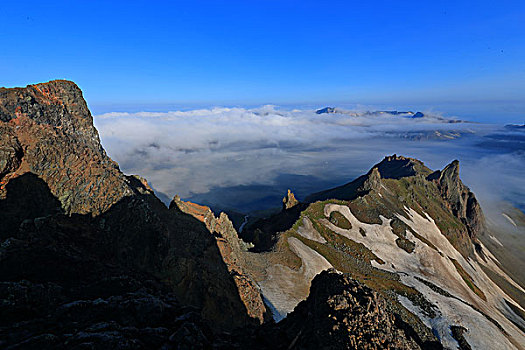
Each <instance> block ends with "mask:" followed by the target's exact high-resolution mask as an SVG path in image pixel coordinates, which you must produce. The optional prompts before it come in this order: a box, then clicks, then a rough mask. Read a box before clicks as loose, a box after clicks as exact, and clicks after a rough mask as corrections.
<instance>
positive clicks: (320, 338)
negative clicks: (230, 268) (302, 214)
mask: <svg viewBox="0 0 525 350" xmlns="http://www.w3.org/2000/svg"><path fill="white" fill-rule="evenodd" d="M387 310H391V308H390V305H389V301H387V300H386V299H385V298H383V297H382V296H381V295H380V294H378V293H377V292H375V291H374V290H372V289H370V288H368V287H367V286H365V285H362V284H361V283H359V282H358V281H356V280H354V279H352V278H351V277H350V276H349V275H348V274H341V273H338V272H336V271H335V270H329V271H323V272H321V273H320V274H319V275H317V276H316V277H315V278H314V279H313V281H312V286H311V288H310V295H309V296H308V298H307V299H306V300H304V301H302V302H301V303H299V305H297V307H296V308H295V310H294V311H293V312H292V313H291V314H289V315H288V316H287V317H286V318H285V319H284V320H283V321H281V322H279V323H277V324H268V325H266V326H263V327H262V328H259V329H255V330H252V329H248V330H246V331H245V332H242V333H240V332H239V333H234V335H233V337H232V339H231V340H230V342H231V343H233V344H235V345H237V346H244V347H250V348H260V349H442V346H441V345H440V344H439V343H438V342H435V341H421V339H420V338H419V337H418V336H417V334H416V333H415V332H414V330H413V329H412V328H411V326H410V325H408V324H407V323H405V322H403V321H402V320H401V319H400V318H399V316H398V315H396V314H394V313H392V312H389V311H387ZM241 344H242V345H241Z"/></svg>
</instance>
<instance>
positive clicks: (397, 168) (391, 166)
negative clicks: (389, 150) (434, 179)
mask: <svg viewBox="0 0 525 350" xmlns="http://www.w3.org/2000/svg"><path fill="white" fill-rule="evenodd" d="M374 168H377V169H378V171H379V173H380V174H381V177H382V178H384V179H400V178H402V177H407V176H414V175H417V174H424V175H428V174H429V173H430V172H431V171H430V169H428V168H427V167H426V166H425V164H423V162H422V161H420V160H418V159H415V158H409V157H404V156H398V155H397V154H393V155H391V156H386V157H385V158H384V159H383V160H382V161H381V162H379V163H378V164H376V165H375V166H374Z"/></svg>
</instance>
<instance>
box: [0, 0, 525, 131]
mask: <svg viewBox="0 0 525 350" xmlns="http://www.w3.org/2000/svg"><path fill="white" fill-rule="evenodd" d="M0 47H1V48H2V49H1V53H0V85H1V86H24V85H27V84H30V83H35V82H41V81H47V80H51V79H57V78H63V79H70V80H73V81H75V82H77V83H78V84H79V85H80V87H81V88H82V89H83V90H84V93H85V96H86V97H87V99H88V102H89V104H90V105H91V106H92V107H94V108H95V109H97V108H98V109H99V110H102V109H104V108H105V109H112V108H120V109H122V108H125V106H138V105H141V106H154V105H167V104H181V105H184V104H188V105H190V104H195V105H196V104H208V105H211V104H220V105H243V104H266V103H273V104H321V105H322V104H338V103H341V104H342V103H362V104H371V105H374V104H376V105H379V104H385V105H391V106H394V107H395V106H410V105H415V106H428V107H430V108H435V109H437V110H445V111H449V112H451V113H454V112H456V113H466V114H468V113H470V114H471V115H473V116H475V114H476V113H478V112H479V113H480V115H481V114H482V112H483V113H485V117H480V118H481V119H483V118H496V119H497V118H502V119H501V120H502V121H515V122H522V121H523V119H525V102H524V101H525V1H523V0H517V1H495V0H491V1H483V0H482V1H439V0H434V1H421V0H419V1H321V0H319V1H306V0H302V1H285V0H280V1H273V0H266V1H262V0H261V1H250V0H244V1H184V2H178V1H171V2H168V1H165V2H153V1H41V0H40V1H32V0H25V1H17V0H3V1H2V2H1V4H0ZM117 106H118V107H117ZM454 106H455V107H454ZM130 108H131V107H130ZM476 108H477V109H478V110H476ZM462 111H463V112H462ZM492 111H494V112H492ZM498 111H503V112H501V115H502V116H498V115H494V113H496V114H497V113H499V112H498Z"/></svg>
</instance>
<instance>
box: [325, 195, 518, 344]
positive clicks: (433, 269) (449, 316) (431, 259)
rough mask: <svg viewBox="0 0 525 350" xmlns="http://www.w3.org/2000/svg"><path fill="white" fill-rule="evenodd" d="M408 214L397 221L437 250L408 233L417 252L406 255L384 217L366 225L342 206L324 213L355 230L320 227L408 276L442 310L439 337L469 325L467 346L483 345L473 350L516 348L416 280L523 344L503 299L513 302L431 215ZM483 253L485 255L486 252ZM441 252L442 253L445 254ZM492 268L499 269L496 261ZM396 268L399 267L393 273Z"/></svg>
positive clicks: (406, 280) (332, 206)
mask: <svg viewBox="0 0 525 350" xmlns="http://www.w3.org/2000/svg"><path fill="white" fill-rule="evenodd" d="M405 210H406V213H405V214H406V217H405V216H403V215H399V214H398V215H397V217H398V218H399V219H400V220H401V221H403V222H404V223H405V224H407V225H408V226H409V227H410V228H411V229H412V230H414V232H417V233H418V234H419V235H420V236H422V237H423V238H425V239H426V240H428V241H429V242H431V243H432V244H433V245H434V246H435V247H436V248H437V249H438V251H436V250H435V249H433V248H431V247H429V246H428V245H427V244H425V243H424V242H422V241H420V240H419V239H417V238H416V237H415V236H414V235H413V234H412V233H411V232H408V231H407V232H406V238H407V239H409V240H410V241H412V242H414V243H415V248H414V251H413V252H412V253H407V252H406V251H404V250H403V249H401V248H399V247H398V246H397V245H396V243H395V241H396V239H397V238H398V237H397V236H396V235H395V234H394V233H393V231H392V227H391V226H390V220H389V219H386V218H384V217H380V218H381V221H382V223H381V224H367V223H363V222H360V221H359V220H358V219H357V218H356V217H355V216H354V215H353V213H352V212H351V210H350V208H349V207H348V206H344V205H338V204H327V205H326V206H325V208H324V214H325V216H326V217H329V216H330V213H332V212H333V211H338V212H340V213H341V214H342V215H344V216H345V217H346V219H347V220H348V221H350V223H351V224H352V228H351V229H349V230H345V229H342V228H340V227H337V226H335V225H333V224H332V223H331V222H329V221H328V220H326V219H323V220H321V222H322V223H323V224H324V225H325V226H327V227H328V228H329V229H331V230H332V231H334V232H336V233H339V234H341V235H343V236H345V237H347V238H349V239H352V240H353V241H355V242H358V243H362V244H363V245H365V246H366V247H367V248H368V249H370V250H371V251H372V252H373V253H374V254H375V255H376V256H378V257H379V258H380V259H381V260H383V261H385V262H386V264H385V265H379V264H377V263H376V262H375V261H372V264H373V266H375V267H377V268H380V269H385V270H388V271H390V272H395V273H400V275H401V276H404V277H403V282H404V283H405V284H407V285H411V286H413V287H414V288H416V289H417V290H418V291H420V292H421V293H422V294H423V295H424V296H425V297H426V298H427V299H428V300H429V301H431V302H432V303H434V304H435V305H436V306H438V307H439V310H440V312H441V314H442V319H441V320H440V321H439V323H438V324H439V327H438V326H436V328H435V331H437V332H438V334H439V335H440V337H441V338H446V337H447V336H448V335H447V334H448V333H447V332H450V329H449V326H450V325H455V324H460V325H463V326H467V328H468V329H469V332H468V334H467V333H465V338H466V339H467V337H468V338H469V339H470V340H469V343H470V344H472V345H474V344H478V345H480V346H479V347H476V346H474V348H490V347H487V346H481V345H483V344H492V342H493V341H495V339H497V341H498V342H499V343H500V344H501V346H502V347H499V349H502V348H509V349H512V348H514V346H513V345H512V344H511V343H510V342H509V341H508V339H507V338H506V337H505V335H503V334H502V333H501V332H500V331H499V329H498V328H497V327H496V326H495V325H494V324H493V323H491V322H490V321H489V320H488V319H487V318H486V317H484V316H483V315H481V314H480V313H479V312H477V311H475V310H474V309H473V308H472V307H470V306H468V305H466V304H465V303H463V302H460V301H459V300H457V299H454V298H448V297H444V296H442V295H440V294H437V293H435V292H433V291H432V289H430V288H428V287H427V286H426V285H424V284H423V283H421V282H419V281H417V280H416V279H415V277H416V276H417V277H420V278H423V279H426V280H429V281H432V283H434V284H435V285H437V286H438V287H440V288H442V289H444V290H446V291H447V292H448V293H450V294H452V295H454V296H456V297H457V298H459V299H461V300H464V301H465V302H467V303H468V304H471V305H474V306H475V307H477V308H478V309H480V310H482V311H483V312H484V313H485V314H487V315H490V316H491V317H492V318H494V319H495V320H496V321H497V322H498V323H499V324H500V325H501V326H502V327H503V328H504V329H505V330H506V331H507V332H508V333H509V334H510V335H511V336H512V337H513V338H514V340H515V341H516V343H518V344H525V335H524V334H523V332H521V331H520V330H519V328H517V327H516V326H515V325H514V324H513V323H512V322H510V321H509V319H508V318H507V317H506V316H505V315H506V314H508V312H507V309H508V308H507V307H506V305H505V300H504V299H507V300H508V301H509V302H513V301H512V299H511V298H510V297H508V296H507V295H506V294H505V293H504V292H503V291H502V290H501V289H500V288H499V287H498V286H497V285H496V284H495V283H494V282H492V280H490V278H489V277H488V276H487V275H486V274H485V273H484V272H483V270H482V269H481V266H479V264H478V263H477V262H476V261H473V260H470V259H469V260H468V261H467V260H466V259H465V258H464V257H463V256H462V255H461V254H460V253H459V252H458V251H457V250H456V249H455V248H454V246H453V245H452V244H451V243H450V242H449V241H448V240H447V239H446V238H445V236H444V235H443V234H442V233H441V231H440V230H439V228H438V227H437V225H436V223H435V222H434V220H433V219H432V218H431V217H430V216H429V215H428V214H427V213H424V215H425V217H423V216H421V215H419V214H418V213H417V212H416V211H415V210H413V209H411V208H405ZM359 228H363V229H365V231H366V232H367V234H366V237H363V236H362V235H361V234H360V233H359ZM483 249H484V250H485V251H486V250H487V249H486V248H483ZM439 252H442V254H443V255H441V254H440V253H439ZM451 259H454V260H456V261H457V262H458V263H459V264H460V265H461V267H462V268H463V269H464V270H465V271H466V272H467V273H468V274H469V275H470V276H471V277H472V279H473V281H474V284H476V286H477V287H478V288H479V289H481V290H482V291H483V293H484V294H485V296H486V299H487V301H486V302H485V301H483V300H482V299H481V298H480V297H479V296H478V295H476V294H475V293H474V292H473V291H472V290H471V289H470V288H469V287H468V286H467V284H466V283H465V281H463V278H462V277H461V275H460V274H459V273H458V271H457V270H456V267H455V266H454V263H453V262H452V260H451ZM478 260H479V259H478ZM492 264H493V265H496V264H495V263H494V262H492ZM392 265H395V268H393V267H392ZM501 273H503V271H501ZM513 304H515V305H516V306H517V307H519V306H518V305H517V304H516V303H514V302H513ZM458 313H461V315H458ZM458 317H460V319H458ZM460 321H461V322H460ZM436 322H437V321H436ZM521 322H522V324H523V326H525V322H524V321H523V320H521ZM496 348H498V347H496Z"/></svg>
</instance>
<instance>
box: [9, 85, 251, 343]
mask: <svg viewBox="0 0 525 350" xmlns="http://www.w3.org/2000/svg"><path fill="white" fill-rule="evenodd" d="M0 185H1V187H0V222H1V223H2V225H0V239H1V240H2V242H3V243H2V245H1V247H0V271H1V273H0V276H2V281H1V283H2V287H1V288H0V298H2V300H4V301H5V302H6V303H7V304H4V306H5V305H9V306H8V307H7V309H6V308H3V312H7V313H8V314H12V313H17V312H16V310H19V309H20V308H22V309H23V308H27V312H25V313H22V314H21V315H19V317H18V318H17V322H18V323H11V324H8V325H6V324H4V325H3V326H9V327H8V328H3V329H2V331H1V334H3V336H2V338H4V336H7V335H9V336H12V337H11V339H10V340H9V341H8V343H16V342H17V341H20V340H21V339H23V338H28V337H29V336H30V335H34V336H37V337H39V336H42V334H40V335H39V333H38V332H44V333H45V331H46V330H48V331H49V330H50V329H54V331H53V334H55V336H54V337H51V338H53V339H51V340H52V341H53V342H56V343H63V342H64V341H66V340H65V338H64V335H63V334H69V333H71V332H73V333H74V334H78V333H77V332H80V331H82V330H83V329H84V330H85V329H87V328H89V327H94V324H96V322H95V321H97V320H99V321H102V320H111V319H112V318H111V317H113V316H114V315H117V316H118V314H119V312H121V311H118V310H116V311H115V310H114V309H113V311H115V313H113V314H112V312H113V311H111V310H109V309H108V310H109V311H108V312H107V318H105V317H106V316H104V311H102V310H103V309H100V310H99V311H96V310H98V309H97V307H98V306H96V305H98V304H96V303H95V301H96V300H97V299H98V298H100V299H101V300H103V301H104V303H105V305H109V306H111V307H113V306H115V307H117V308H119V307H120V306H119V305H120V304H117V305H113V304H112V301H111V300H117V299H115V298H124V299H125V300H128V301H127V302H126V303H131V304H133V303H139V304H140V303H141V301H140V300H142V298H144V297H147V298H150V297H149V296H148V295H150V296H152V295H154V296H156V298H160V299H159V300H157V301H155V303H160V304H158V307H160V308H161V309H163V308H167V309H170V308H171V309H170V310H178V309H180V308H181V307H182V306H183V305H188V306H189V305H191V306H194V307H196V312H197V314H198V315H199V317H202V318H204V320H206V321H207V322H208V323H207V324H208V325H210V326H211V328H212V329H215V330H222V329H233V328H235V327H237V326H244V325H248V324H257V323H259V322H260V321H259V320H256V319H254V318H251V317H250V316H249V315H248V313H247V309H246V306H245V303H244V302H243V301H242V300H241V298H240V296H239V294H240V291H239V289H238V286H237V284H236V283H235V281H234V279H233V277H232V275H231V274H230V272H229V271H228V268H227V266H226V264H225V263H224V261H223V259H222V257H221V254H220V251H219V247H218V245H217V242H216V240H215V238H214V237H213V236H212V235H211V234H210V232H209V231H208V230H207V228H206V226H205V225H204V224H203V223H202V222H200V221H198V220H196V219H194V218H193V217H192V216H190V215H187V214H185V213H182V212H180V211H170V210H169V209H168V208H166V207H165V206H164V204H162V203H161V202H160V200H158V198H156V197H155V195H154V193H153V191H152V190H151V188H150V187H149V186H148V185H147V182H146V181H145V180H144V179H142V178H140V177H134V176H126V175H124V174H122V172H121V171H120V170H119V168H118V165H117V164H116V163H115V162H113V161H112V160H111V159H110V158H109V157H108V156H107V155H106V153H105V151H104V150H103V148H102V147H101V146H100V143H99V138H98V133H97V131H96V129H95V128H94V127H93V123H92V117H91V114H90V113H89V110H88V109H87V105H86V102H85V101H84V99H83V98H82V92H81V91H80V89H79V88H78V87H77V86H76V85H75V84H74V83H72V82H68V81H52V82H49V83H44V84H37V85H30V86H28V87H26V88H16V89H0ZM150 281H151V282H150ZM14 291H19V292H14ZM138 291H142V292H140V293H143V292H144V293H146V294H141V295H140V296H138V295H136V294H133V293H137V292H138ZM13 293H15V294H17V293H22V294H21V299H17V298H15V299H14V300H13V299H12V297H11V295H12V294H13ZM24 293H29V294H28V295H33V294H34V293H37V294H38V295H40V296H39V298H44V299H42V300H40V301H37V300H30V301H31V302H30V303H27V300H26V299H24V297H22V295H23V294H24ZM130 293H131V294H130ZM144 295H146V296H144ZM126 298H128V299H126ZM139 299H140V300H139ZM148 300H151V299H148ZM122 302H124V301H122ZM148 302H149V301H148ZM79 303H80V304H79ZM90 303H91V304H90ZM93 303H95V304H93ZM25 304H27V305H25ZM139 304H137V305H139ZM60 305H62V306H65V305H85V306H82V307H81V309H82V308H84V309H86V312H85V322H84V321H82V322H80V321H79V322H80V323H79V324H78V326H75V327H76V328H74V329H66V328H67V327H66V328H63V329H60V328H59V329H58V330H57V329H56V327H57V326H58V325H60V324H62V325H63V324H64V323H63V321H59V320H60V317H62V316H60V315H62V314H57V313H55V311H53V312H51V313H50V314H48V311H46V310H55V309H56V310H57V311H56V312H62V311H60V310H62V309H61V308H60V307H59V306H60ZM163 305H164V306H163ZM169 305H171V306H169ZM109 306H108V307H109ZM33 307H34V308H37V309H42V310H41V312H34V311H35V309H34V308H33ZM57 307H58V309H57ZM79 307H80V306H79ZM137 307H138V306H137ZM144 307H145V308H146V309H147V308H149V306H147V305H145V306H144ZM152 307H153V306H152ZM167 309H166V310H167ZM79 310H80V309H79ZM137 310H138V309H137ZM151 310H152V312H153V309H151ZM68 312H69V311H68ZM122 312H123V311H122ZM181 312H182V313H183V314H184V310H182V311H181ZM168 314H172V312H170V313H168ZM168 314H163V313H160V314H159V315H158V316H159V317H164V316H162V315H168ZM46 315H47V316H46ZM96 315H99V316H96ZM112 315H113V316H112ZM137 315H138V314H137ZM41 317H43V318H44V319H46V320H47V321H46V322H47V326H44V325H43V323H42V322H43V321H42V319H41ZM68 317H70V316H68ZM71 317H72V316H71ZM115 317H116V316H115ZM119 317H120V316H119ZM130 317H131V316H130ZM166 317H168V318H166V319H162V320H160V321H158V322H157V323H155V322H153V323H151V324H157V325H160V324H165V325H173V322H174V318H173V315H171V316H166ZM4 320H5V319H4ZM113 320H114V321H115V322H117V325H116V326H114V327H113V329H120V328H119V327H124V326H130V325H135V326H137V327H138V325H139V324H141V325H142V326H144V325H147V324H149V323H148V321H146V320H144V322H142V323H140V322H139V321H138V320H136V319H135V320H127V321H124V320H120V321H119V319H118V317H117V319H113ZM27 322H29V323H30V324H35V325H37V324H40V325H41V326H42V327H41V328H40V329H39V327H37V326H34V327H33V328H31V329H32V331H34V332H35V333H31V332H30V331H28V332H29V333H28V332H26V331H24V327H25V326H23V325H24V324H26V323H27ZM112 322H113V321H112ZM159 322H160V323H159ZM163 322H164V323H163ZM20 327H21V328H20ZM86 327H87V328H86ZM110 328H111V327H110ZM163 332H168V329H166V330H165V331H163ZM167 336H169V334H168V335H167ZM139 338H140V337H139ZM51 340H50V341H51Z"/></svg>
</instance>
